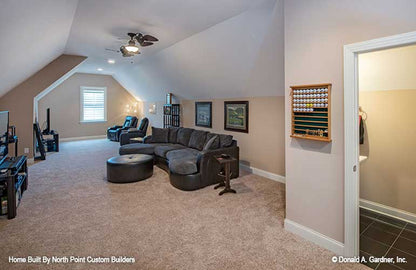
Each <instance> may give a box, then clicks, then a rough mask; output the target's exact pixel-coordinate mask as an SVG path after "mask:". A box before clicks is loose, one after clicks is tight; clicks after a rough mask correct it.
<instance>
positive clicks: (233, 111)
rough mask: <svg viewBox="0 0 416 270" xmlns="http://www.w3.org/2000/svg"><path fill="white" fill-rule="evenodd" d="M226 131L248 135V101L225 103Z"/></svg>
mask: <svg viewBox="0 0 416 270" xmlns="http://www.w3.org/2000/svg"><path fill="white" fill-rule="evenodd" d="M224 129H225V130H229V131H237V132H245V133H248V101H224Z"/></svg>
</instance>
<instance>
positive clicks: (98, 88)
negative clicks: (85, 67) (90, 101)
mask: <svg viewBox="0 0 416 270" xmlns="http://www.w3.org/2000/svg"><path fill="white" fill-rule="evenodd" d="M85 90H98V91H104V120H84V91H85ZM79 100H80V116H79V118H80V123H104V122H107V87H96V86H81V87H80V99H79Z"/></svg>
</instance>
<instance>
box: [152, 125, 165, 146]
mask: <svg viewBox="0 0 416 270" xmlns="http://www.w3.org/2000/svg"><path fill="white" fill-rule="evenodd" d="M168 141H169V129H167V128H155V127H152V143H167V142H168Z"/></svg>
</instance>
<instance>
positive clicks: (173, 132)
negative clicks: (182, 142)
mask: <svg viewBox="0 0 416 270" xmlns="http://www.w3.org/2000/svg"><path fill="white" fill-rule="evenodd" d="M179 129H180V128H178V127H170V128H169V142H170V143H177V141H178V131H179Z"/></svg>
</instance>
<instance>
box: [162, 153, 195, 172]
mask: <svg viewBox="0 0 416 270" xmlns="http://www.w3.org/2000/svg"><path fill="white" fill-rule="evenodd" d="M199 153H200V152H199V151H198V150H196V149H192V148H184V149H179V150H172V151H169V152H168V153H167V154H166V158H167V159H168V162H169V170H170V171H171V172H173V173H176V174H182V175H188V174H194V173H197V172H198V165H197V162H198V154H199Z"/></svg>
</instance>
